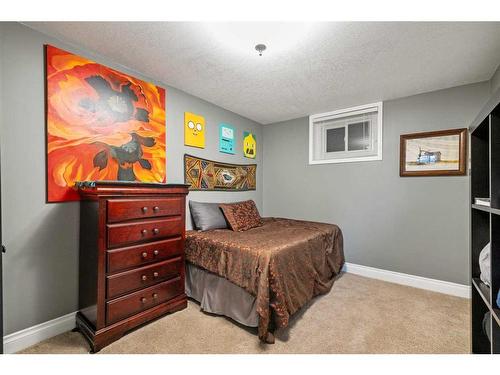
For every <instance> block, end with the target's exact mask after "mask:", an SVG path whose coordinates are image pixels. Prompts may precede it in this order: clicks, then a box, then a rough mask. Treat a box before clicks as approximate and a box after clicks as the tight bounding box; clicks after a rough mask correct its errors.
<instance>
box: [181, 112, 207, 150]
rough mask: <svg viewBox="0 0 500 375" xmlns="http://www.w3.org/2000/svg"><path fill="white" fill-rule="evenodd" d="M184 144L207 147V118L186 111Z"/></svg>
mask: <svg viewBox="0 0 500 375" xmlns="http://www.w3.org/2000/svg"><path fill="white" fill-rule="evenodd" d="M184 145H185V146H191V147H198V148H205V118H204V117H203V116H201V115H197V114H194V113H191V112H184Z"/></svg>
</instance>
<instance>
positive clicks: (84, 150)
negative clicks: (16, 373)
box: [0, 12, 500, 361]
mask: <svg viewBox="0 0 500 375" xmlns="http://www.w3.org/2000/svg"><path fill="white" fill-rule="evenodd" d="M492 13H493V12H492ZM22 14H23V13H22V12H21V13H18V15H17V16H15V17H12V19H15V20H26V19H29V17H23V16H22ZM60 18H61V19H66V21H64V22H49V21H40V19H37V18H32V20H27V21H22V22H15V21H13V20H11V21H7V20H6V21H4V22H1V23H0V72H1V74H0V87H1V107H0V110H1V111H0V112H1V117H0V121H1V130H0V141H1V167H2V168H1V174H2V176H1V177H2V178H1V198H2V206H1V210H2V228H1V230H2V244H3V245H4V246H5V250H6V252H5V253H4V254H2V258H3V259H2V262H3V267H2V280H3V283H2V292H3V299H2V304H1V305H2V309H0V310H2V319H1V320H2V322H3V332H2V336H3V351H4V352H5V353H8V354H11V353H23V354H84V353H89V352H91V353H96V354H134V353H141V354H201V353H208V354H230V353H231V354H261V353H269V354H297V353H302V354H347V353H350V354H417V353H418V354H467V353H490V352H491V353H498V352H499V351H500V349H499V348H500V346H498V344H499V343H500V335H499V333H500V329H499V326H498V324H499V321H498V319H500V314H499V315H497V310H498V309H497V307H498V306H499V305H497V304H496V298H497V293H498V289H499V288H500V272H498V270H497V269H496V268H495V264H496V262H498V259H497V255H496V253H495V249H496V246H498V245H497V244H496V241H498V239H497V238H496V237H495V234H496V233H495V229H496V227H497V225H498V224H500V221H499V222H497V220H496V218H497V217H496V216H495V215H496V212H495V209H496V207H497V206H498V208H499V209H500V202H497V201H496V197H495V185H496V184H497V183H498V182H497V179H496V169H495V168H494V167H495V163H496V162H497V161H496V160H500V159H496V154H495V153H496V152H497V148H496V146H497V143H496V139H495V137H496V136H497V135H496V132H495V124H497V122H498V117H497V115H498V111H499V110H500V107H498V102H499V98H500V68H499V64H500V23H499V22H496V21H495V20H489V21H488V22H487V21H483V22H444V21H437V22H430V23H427V22H367V21H366V19H365V20H360V21H359V22H354V21H353V22H341V20H335V21H331V22H309V21H308V22H294V23H287V22H250V23H238V22H232V23H227V22H226V23H216V22H209V21H210V20H205V19H204V18H202V19H203V20H204V21H203V22H201V21H199V22H198V21H196V22H194V21H184V22H171V21H170V20H169V21H158V22H150V21H145V20H140V22H110V21H106V22H97V21H92V22H77V21H76V20H75V21H69V20H70V19H71V17H70V18H68V17H66V18H65V17H64V15H62V16H61V17H60ZM227 18H228V19H234V20H236V19H238V17H234V18H232V17H231V15H229V13H228V15H227ZM395 18H396V19H397V17H395ZM49 19H50V17H49ZM104 19H106V17H105V18H104ZM186 19H196V17H195V16H193V18H191V17H188V18H186V17H181V20H186ZM257 19H258V18H257ZM277 19H280V18H279V17H277ZM299 19H300V18H299ZM343 19H352V17H349V16H347V15H345V16H344V18H343ZM380 19H385V18H384V17H383V16H381V17H380ZM399 19H401V20H403V19H405V20H406V19H407V18H406V17H400V18H399ZM295 20H296V19H295ZM477 20H478V21H479V20H480V18H479V19H477ZM499 126H500V125H499ZM499 137H500V135H499ZM498 140H499V142H498V144H500V138H498ZM499 151H500V149H499ZM490 165H491V166H490ZM474 166H476V167H474ZM474 171H477V172H476V173H475V172H474ZM498 181H500V179H498ZM476 198H483V199H486V200H483V201H481V200H478V201H476V200H475V199H476ZM488 199H490V200H488ZM481 204H482V205H481ZM499 233H500V232H499ZM488 244H490V246H489V247H488V246H487V245H488ZM487 250H488V251H489V253H490V254H491V255H490V256H489V258H487V256H488V253H487ZM486 265H488V266H490V267H489V268H490V269H491V271H490V273H491V275H490V277H487V275H486V273H487V267H486ZM498 266H499V267H500V265H498ZM499 270H500V268H499ZM488 285H489V286H490V287H488ZM499 302H500V301H499ZM495 341H496V342H495ZM7 357H16V358H23V357H24V356H20V355H19V356H7ZM42 357H43V356H42ZM82 357H85V358H95V357H97V358H100V357H102V356H100V355H93V356H82ZM471 357H472V356H471ZM363 358H364V357H363ZM93 360H94V361H95V359H93ZM18 361H22V359H18Z"/></svg>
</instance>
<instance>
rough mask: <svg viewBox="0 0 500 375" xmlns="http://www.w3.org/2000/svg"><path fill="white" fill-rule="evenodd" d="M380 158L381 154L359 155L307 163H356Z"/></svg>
mask: <svg viewBox="0 0 500 375" xmlns="http://www.w3.org/2000/svg"><path fill="white" fill-rule="evenodd" d="M379 160H382V155H377V156H368V157H359V158H344V159H326V160H310V159H309V165H314V164H337V163H356V162H363V161H379Z"/></svg>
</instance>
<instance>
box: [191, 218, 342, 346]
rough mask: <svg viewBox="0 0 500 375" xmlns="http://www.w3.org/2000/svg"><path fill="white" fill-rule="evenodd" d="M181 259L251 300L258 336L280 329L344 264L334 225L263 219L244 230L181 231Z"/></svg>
mask: <svg viewBox="0 0 500 375" xmlns="http://www.w3.org/2000/svg"><path fill="white" fill-rule="evenodd" d="M185 249H186V260H187V261H188V262H189V263H191V264H193V265H196V266H197V267H199V268H202V269H204V270H207V271H209V272H211V273H212V274H215V275H217V276H219V277H221V278H224V279H226V280H228V281H230V282H231V283H233V284H235V285H237V286H238V287H240V288H243V289H244V290H245V291H246V292H247V293H249V294H250V295H251V296H253V297H255V304H256V306H255V310H256V312H257V315H258V331H259V338H260V339H261V340H263V341H268V338H269V333H272V332H273V331H274V330H275V329H277V328H281V327H286V326H287V325H288V321H289V317H290V316H291V315H292V314H294V313H295V312H296V311H298V310H299V309H300V308H301V307H302V306H304V305H305V304H306V303H307V302H309V301H310V300H311V299H312V298H313V297H314V296H316V295H318V294H324V293H327V292H328V291H329V290H330V289H331V288H332V286H333V283H334V281H335V278H336V276H337V275H338V274H339V273H340V270H341V269H342V266H343V264H344V253H343V237H342V232H341V230H340V228H339V227H338V226H336V225H334V224H326V223H316V222H310V221H302V220H292V219H282V218H264V220H263V225H262V226H261V227H257V228H252V229H250V230H247V231H244V232H234V231H231V230H228V229H216V230H210V231H206V232H197V231H188V232H186V244H185Z"/></svg>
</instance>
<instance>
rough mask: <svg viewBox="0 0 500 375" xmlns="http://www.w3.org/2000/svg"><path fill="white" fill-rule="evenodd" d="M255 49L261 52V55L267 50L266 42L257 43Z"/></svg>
mask: <svg viewBox="0 0 500 375" xmlns="http://www.w3.org/2000/svg"><path fill="white" fill-rule="evenodd" d="M255 49H256V50H257V52H258V53H259V56H262V52H264V51H265V50H266V45H265V44H257V45H256V46H255Z"/></svg>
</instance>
